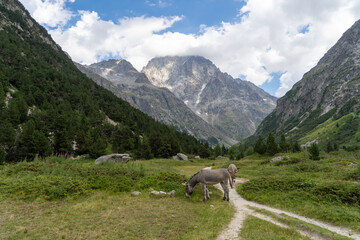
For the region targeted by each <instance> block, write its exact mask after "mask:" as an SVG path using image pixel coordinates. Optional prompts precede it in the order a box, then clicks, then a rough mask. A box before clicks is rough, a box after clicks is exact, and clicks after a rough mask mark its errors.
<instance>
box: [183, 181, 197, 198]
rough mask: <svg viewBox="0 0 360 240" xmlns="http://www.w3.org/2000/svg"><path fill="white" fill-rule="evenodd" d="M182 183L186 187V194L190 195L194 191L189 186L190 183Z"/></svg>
mask: <svg viewBox="0 0 360 240" xmlns="http://www.w3.org/2000/svg"><path fill="white" fill-rule="evenodd" d="M182 185H184V186H185V187H186V196H187V197H190V196H191V194H192V193H193V192H194V188H193V187H191V185H190V184H189V183H182Z"/></svg>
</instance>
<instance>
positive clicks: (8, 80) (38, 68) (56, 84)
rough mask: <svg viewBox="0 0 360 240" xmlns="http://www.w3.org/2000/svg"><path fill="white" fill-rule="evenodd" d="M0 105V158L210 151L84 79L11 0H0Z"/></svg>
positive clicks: (161, 155) (192, 138) (20, 6)
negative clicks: (126, 152) (125, 152)
mask: <svg viewBox="0 0 360 240" xmlns="http://www.w3.org/2000/svg"><path fill="white" fill-rule="evenodd" d="M0 110H1V111H0V161H4V160H5V159H6V161H19V160H22V159H24V158H28V159H32V158H34V157H35V156H36V155H37V154H38V155H40V156H45V155H50V154H90V156H92V157H97V156H99V155H102V154H105V153H107V152H111V151H113V152H124V151H128V152H131V153H133V154H134V155H135V156H136V157H140V158H150V157H153V156H154V157H169V156H171V155H172V154H175V153H177V152H180V151H182V152H186V153H194V154H200V155H203V156H207V155H208V154H209V151H210V150H209V148H208V146H207V145H205V144H203V143H200V142H199V141H197V140H196V139H195V138H194V137H191V136H188V135H186V134H183V133H180V132H178V131H176V129H175V128H171V127H167V126H165V125H163V124H160V123H158V122H156V121H155V120H153V119H152V118H150V117H148V116H147V115H146V114H144V113H142V112H140V111H139V110H137V109H134V108H133V107H131V106H130V105H129V104H128V103H127V102H125V101H122V100H120V99H118V98H117V97H116V96H115V95H113V94H112V93H111V92H109V91H107V90H105V89H103V88H101V87H99V86H98V85H96V84H95V83H94V82H93V81H91V80H90V79H88V78H87V77H86V76H85V75H84V74H82V73H81V72H80V71H79V70H78V69H77V68H76V66H75V65H74V64H73V63H72V61H71V59H69V57H68V56H67V55H66V54H65V53H64V52H63V51H62V50H61V49H60V47H59V46H58V45H57V44H56V43H55V42H54V41H53V40H52V39H51V37H50V35H48V33H47V32H46V30H45V29H44V28H43V27H41V26H40V25H39V24H37V23H36V22H35V20H33V19H32V18H31V17H30V15H29V13H28V12H27V11H26V10H25V9H24V7H23V6H22V5H21V3H19V2H18V1H17V0H1V1H0Z"/></svg>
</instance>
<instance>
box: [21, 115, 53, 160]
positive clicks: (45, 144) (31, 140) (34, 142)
mask: <svg viewBox="0 0 360 240" xmlns="http://www.w3.org/2000/svg"><path fill="white" fill-rule="evenodd" d="M19 149H20V150H19V152H20V155H21V156H22V157H23V158H27V159H34V158H35V156H36V155H37V154H38V155H40V156H47V155H50V153H51V148H50V143H49V141H48V139H47V138H46V137H45V135H44V134H43V133H42V132H40V131H38V130H36V129H35V123H34V121H33V120H30V121H28V122H26V124H25V125H24V129H23V132H22V134H21V137H20V139H19Z"/></svg>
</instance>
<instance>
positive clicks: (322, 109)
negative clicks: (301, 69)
mask: <svg viewBox="0 0 360 240" xmlns="http://www.w3.org/2000/svg"><path fill="white" fill-rule="evenodd" d="M359 94H360V21H357V22H356V23H355V24H354V25H353V26H352V27H351V28H350V29H349V30H347V31H346V32H345V33H344V34H343V36H342V37H341V38H340V39H339V40H338V42H337V43H336V44H335V45H334V46H333V47H332V48H331V49H330V50H329V51H328V52H327V53H326V54H325V55H324V56H323V57H322V58H321V59H320V61H319V62H318V64H317V65H316V66H315V67H314V68H312V69H311V70H310V71H309V72H307V73H305V74H304V76H303V78H302V79H301V80H300V81H299V82H297V83H296V84H295V85H294V86H293V88H292V89H291V90H290V91H289V92H287V93H286V95H285V96H284V97H282V98H280V99H279V100H278V105H277V107H276V109H275V110H274V111H273V112H272V113H271V114H270V115H269V116H268V117H267V118H266V119H265V120H264V121H263V122H262V124H261V125H260V126H259V128H258V129H257V131H256V134H255V135H256V136H257V135H263V136H264V135H266V134H268V133H269V132H273V133H276V134H277V135H279V134H280V133H287V134H288V135H289V136H291V137H292V138H295V139H299V138H300V137H302V136H304V135H305V134H306V133H307V132H309V131H311V130H313V129H314V128H315V127H316V126H318V125H319V124H321V123H324V122H326V121H329V122H330V121H334V120H337V119H339V118H341V117H343V116H345V115H346V114H349V113H352V112H353V113H356V112H359V110H360V104H359V96H360V95H359ZM354 127H355V128H356V129H357V127H356V126H354Z"/></svg>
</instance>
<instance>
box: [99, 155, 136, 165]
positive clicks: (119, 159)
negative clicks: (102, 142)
mask: <svg viewBox="0 0 360 240" xmlns="http://www.w3.org/2000/svg"><path fill="white" fill-rule="evenodd" d="M129 160H131V157H130V156H129V154H119V153H114V154H110V155H105V156H101V157H99V158H97V159H96V160H95V164H99V163H102V162H113V163H126V162H128V161H129Z"/></svg>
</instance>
